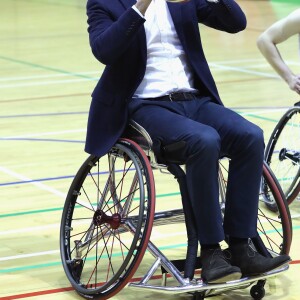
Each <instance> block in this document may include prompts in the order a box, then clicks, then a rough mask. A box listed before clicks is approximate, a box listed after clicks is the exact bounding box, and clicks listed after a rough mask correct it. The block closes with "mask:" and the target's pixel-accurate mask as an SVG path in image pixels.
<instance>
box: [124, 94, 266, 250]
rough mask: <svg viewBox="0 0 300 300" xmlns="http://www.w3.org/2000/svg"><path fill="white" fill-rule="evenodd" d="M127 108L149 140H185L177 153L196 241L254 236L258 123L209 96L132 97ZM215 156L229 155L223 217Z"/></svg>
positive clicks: (259, 157)
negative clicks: (178, 98)
mask: <svg viewBox="0 0 300 300" xmlns="http://www.w3.org/2000/svg"><path fill="white" fill-rule="evenodd" d="M129 113H130V118H132V119H133V120H135V121H136V122H138V123H139V124H140V125H141V126H143V127H144V128H145V129H146V130H147V131H148V133H149V134H150V136H151V138H152V140H153V143H157V142H160V143H161V144H162V145H169V144H172V143H175V142H178V141H185V142H186V146H185V149H184V150H183V151H182V153H181V155H182V157H181V159H182V160H183V161H184V162H185V164H186V178H187V184H188V190H189V195H190V199H191V202H192V207H193V211H194V215H195V219H196V223H197V231H198V235H199V236H198V238H199V241H200V244H215V243H218V242H220V241H222V240H224V238H225V235H228V236H231V237H239V238H248V237H254V236H256V234H257V213H258V212H257V211H258V195H259V187H260V181H261V175H262V166H263V156H264V138H263V132H262V130H261V129H260V128H259V127H258V126H256V125H254V124H253V123H251V122H249V121H247V120H246V119H244V118H243V117H242V116H240V115H239V114H237V113H235V112H234V111H232V110H230V109H228V108H226V107H224V106H222V105H219V104H216V103H214V102H212V101H211V99H210V98H209V97H202V98H201V97H200V98H199V99H194V100H188V101H187V100H185V101H178V102H169V101H153V100H142V99H133V100H132V101H131V102H130V103H129ZM221 156H227V157H228V158H230V163H229V173H228V185H227V195H226V207H225V215H224V220H223V219H222V214H221V210H220V205H219V186H218V161H219V158H220V157H221Z"/></svg>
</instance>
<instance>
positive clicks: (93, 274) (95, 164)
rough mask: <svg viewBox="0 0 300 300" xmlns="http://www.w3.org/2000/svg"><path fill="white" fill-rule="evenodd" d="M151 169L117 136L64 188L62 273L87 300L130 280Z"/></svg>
mask: <svg viewBox="0 0 300 300" xmlns="http://www.w3.org/2000/svg"><path fill="white" fill-rule="evenodd" d="M154 201H155V187H154V179H153V174H152V169H151V166H150V163H149V160H148V159H147V157H146V155H145V154H144V152H143V150H142V149H141V148H140V147H139V146H138V145H137V144H136V143H134V142H132V141H130V140H127V139H120V140H119V141H118V142H117V143H116V145H115V146H114V147H113V148H112V149H111V151H110V152H109V153H108V154H107V155H106V156H103V157H101V158H100V157H96V156H93V155H91V156H90V157H88V159H87V160H86V161H85V162H84V163H83V165H82V166H81V168H80V169H79V171H78V173H77V174H76V176H75V178H74V180H73V182H72V184H71V187H70V189H69V192H68V195H67V198H66V202H65V206H64V209H63V214H62V220H61V229H60V251H61V259H62V264H63V267H64V270H65V273H66V275H67V277H68V279H69V281H70V283H71V284H72V286H73V287H74V288H75V290H76V291H77V292H78V293H79V294H80V295H81V296H83V297H85V298H88V299H107V298H110V297H112V296H113V295H114V294H116V293H117V292H118V291H120V290H121V289H122V288H123V287H124V286H125V285H126V284H127V283H128V281H129V280H130V279H131V278H132V276H133V275H134V273H135V271H136V269H137V268H138V266H139V264H140V262H141V260H142V257H143V255H144V253H145V251H146V249H147V246H148V240H149V238H150V234H151V230H152V224H153V218H154V205H155V202H154Z"/></svg>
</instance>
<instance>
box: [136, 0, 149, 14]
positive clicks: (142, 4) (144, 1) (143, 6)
mask: <svg viewBox="0 0 300 300" xmlns="http://www.w3.org/2000/svg"><path fill="white" fill-rule="evenodd" d="M151 1H152V0H138V1H137V2H136V4H135V7H136V8H137V9H138V10H139V11H140V12H141V13H142V14H143V15H145V12H146V10H147V8H148V6H149V5H150V3H151Z"/></svg>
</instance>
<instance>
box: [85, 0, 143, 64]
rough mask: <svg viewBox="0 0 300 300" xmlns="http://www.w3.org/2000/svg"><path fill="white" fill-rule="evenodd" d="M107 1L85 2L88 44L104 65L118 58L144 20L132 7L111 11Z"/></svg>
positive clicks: (90, 0)
mask: <svg viewBox="0 0 300 300" xmlns="http://www.w3.org/2000/svg"><path fill="white" fill-rule="evenodd" d="M109 3H110V1H107V0H106V1H102V0H88V2H87V16H88V20H87V22H88V33H89V40H90V46H91V49H92V52H93V54H94V55H95V57H96V58H97V59H98V60H99V61H100V62H101V63H103V64H105V65H111V64H113V63H115V62H116V61H117V60H118V58H119V57H120V56H121V55H122V54H123V53H124V52H125V51H126V49H127V48H128V46H129V45H130V44H131V42H132V40H133V38H134V37H135V35H136V33H137V32H138V31H139V29H140V28H141V26H142V25H143V24H144V22H145V19H144V18H142V17H141V16H140V15H139V14H138V13H137V12H136V11H134V9H132V7H129V8H128V9H127V10H122V11H121V12H119V11H112V9H111V7H110V6H109V5H110V4H109ZM118 14H119V15H120V16H117V15H118Z"/></svg>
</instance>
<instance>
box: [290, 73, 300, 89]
mask: <svg viewBox="0 0 300 300" xmlns="http://www.w3.org/2000/svg"><path fill="white" fill-rule="evenodd" d="M287 83H288V85H289V87H290V89H291V90H292V91H295V92H296V93H297V94H300V74H298V75H294V74H293V75H291V77H290V78H289V79H288V81H287Z"/></svg>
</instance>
